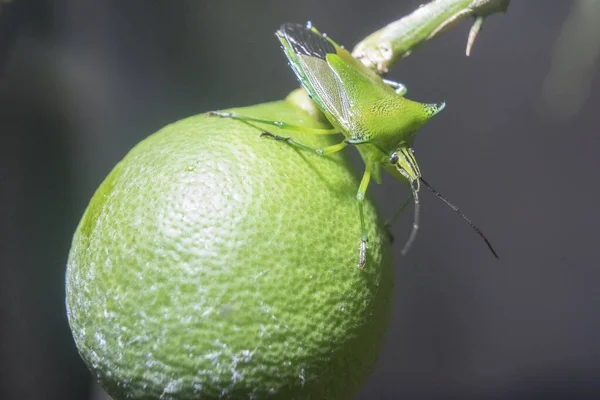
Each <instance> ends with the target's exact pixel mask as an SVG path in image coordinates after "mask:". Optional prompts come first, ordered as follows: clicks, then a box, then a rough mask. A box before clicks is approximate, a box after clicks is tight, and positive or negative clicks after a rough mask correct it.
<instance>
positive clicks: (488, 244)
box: [419, 177, 499, 258]
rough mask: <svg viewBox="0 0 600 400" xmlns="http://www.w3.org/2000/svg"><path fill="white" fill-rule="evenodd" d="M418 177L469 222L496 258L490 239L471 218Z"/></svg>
mask: <svg viewBox="0 0 600 400" xmlns="http://www.w3.org/2000/svg"><path fill="white" fill-rule="evenodd" d="M419 179H420V180H421V182H423V184H424V185H425V186H427V189H429V190H431V191H432V192H433V194H435V195H436V196H437V198H438V199H440V200H442V201H443V202H444V203H446V204H447V205H448V206H449V207H450V208H451V209H453V210H454V211H456V213H457V214H458V215H460V217H461V218H462V219H464V220H465V221H466V222H467V224H469V226H470V227H471V228H473V230H474V231H475V232H477V234H478V235H479V236H481V238H482V239H483V240H485V244H487V246H488V248H489V249H490V251H491V252H492V254H493V255H494V257H496V258H499V257H498V254H496V251H495V250H494V248H493V247H492V244H491V243H490V241H489V240H488V239H487V238H486V237H485V235H484V234H483V232H481V229H479V228H478V227H476V226H475V224H474V223H472V222H471V220H470V219H469V218H467V216H466V215H465V214H463V213H462V211H460V210H459V209H458V207H456V206H455V205H454V204H452V203H450V201H449V200H448V199H447V198H445V197H444V196H442V195H441V194H440V192H438V191H437V190H435V189H434V188H432V187H431V185H430V184H429V183H427V181H426V180H425V179H423V178H421V177H419Z"/></svg>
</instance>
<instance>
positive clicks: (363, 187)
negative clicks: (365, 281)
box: [356, 164, 371, 268]
mask: <svg viewBox="0 0 600 400" xmlns="http://www.w3.org/2000/svg"><path fill="white" fill-rule="evenodd" d="M370 180H371V164H367V169H366V170H365V174H364V175H363V177H362V180H361V181H360V186H359V187H358V193H357V194H356V199H357V200H358V213H359V214H360V230H361V242H360V250H359V257H360V261H359V263H358V268H363V267H364V266H365V264H366V263H367V239H368V237H367V228H366V227H365V213H364V210H363V206H364V201H365V193H366V192H367V187H368V186H369V181H370Z"/></svg>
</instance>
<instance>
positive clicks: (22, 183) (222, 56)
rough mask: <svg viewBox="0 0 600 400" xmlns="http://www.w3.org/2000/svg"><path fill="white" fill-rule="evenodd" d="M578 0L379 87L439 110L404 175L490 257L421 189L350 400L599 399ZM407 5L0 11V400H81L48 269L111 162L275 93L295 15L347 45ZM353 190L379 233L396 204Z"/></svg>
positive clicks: (389, 196) (539, 4)
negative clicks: (385, 309) (389, 300)
mask: <svg viewBox="0 0 600 400" xmlns="http://www.w3.org/2000/svg"><path fill="white" fill-rule="evenodd" d="M598 3H600V2H598V1H596V0H588V1H560V0H554V1H548V0H528V1H513V2H512V4H511V5H510V8H509V11H508V13H507V14H506V15H505V16H500V15H498V16H493V17H492V18H490V19H489V20H487V21H486V23H485V24H484V29H483V31H482V33H481V35H480V37H479V39H478V40H477V42H476V44H475V47H474V49H473V53H472V56H471V57H470V58H467V57H465V56H464V48H465V42H466V36H467V32H468V29H469V24H468V23H466V22H465V23H462V24H461V25H459V26H458V27H456V28H454V29H452V30H451V31H449V32H448V33H446V34H445V35H444V36H442V37H440V38H437V39H436V40H434V41H432V42H431V43H428V44H426V45H425V46H424V47H422V48H420V49H419V50H417V51H415V52H414V53H413V55H412V56H410V57H409V58H408V59H407V60H405V61H404V62H402V63H401V64H400V65H399V66H398V67H397V68H395V69H394V70H393V72H392V74H391V75H390V76H389V77H390V78H391V79H395V80H399V81H401V82H404V83H405V84H406V85H407V86H408V88H409V93H408V97H409V98H412V99H415V100H421V101H425V102H437V101H441V100H445V101H446V102H447V108H446V110H445V111H444V112H443V113H441V114H440V115H439V116H438V117H436V118H435V119H434V120H432V121H431V122H430V123H428V125H426V126H425V128H424V129H423V130H422V131H421V133H420V135H419V137H418V139H417V155H418V158H419V162H420V165H421V170H422V171H423V174H424V176H425V177H426V178H427V179H428V180H429V181H430V182H431V183H432V184H433V185H434V186H435V187H436V188H437V189H439V190H440V191H441V192H442V193H443V194H445V195H446V196H447V197H449V198H450V199H451V200H452V201H453V202H454V203H456V204H457V205H459V206H460V207H461V208H462V209H463V210H464V211H465V212H466V213H467V215H468V216H470V217H471V218H472V219H473V220H474V221H475V222H476V223H477V224H478V225H479V226H480V227H481V228H482V229H483V230H484V232H485V233H486V234H487V235H488V237H489V238H490V239H491V240H492V242H493V243H494V245H495V246H496V249H497V251H498V253H499V254H500V260H495V259H494V258H493V257H492V255H491V254H490V253H489V252H488V251H487V249H486V248H485V245H484V244H483V242H481V241H480V239H479V238H478V237H477V236H476V235H475V234H474V233H473V232H472V231H471V230H470V229H469V228H468V227H467V226H466V225H465V224H464V223H463V222H462V221H461V220H460V219H459V218H458V217H457V216H456V215H454V214H453V213H452V211H451V210H450V209H449V208H447V207H446V206H444V205H443V204H442V203H440V202H439V201H437V200H436V199H435V198H434V197H433V196H432V195H431V194H430V193H425V192H423V194H422V202H423V205H422V230H421V231H420V234H419V236H418V238H417V241H416V243H415V245H414V247H413V248H412V250H411V251H410V253H409V255H408V256H407V257H402V256H401V255H400V249H401V246H402V241H403V240H404V239H405V238H406V235H407V234H408V230H409V226H410V220H411V217H410V216H406V215H405V216H402V217H401V218H400V219H399V221H398V222H397V224H396V225H395V227H394V233H395V235H396V238H397V239H398V241H399V242H400V243H397V245H396V246H395V261H396V293H395V296H396V297H395V308H394V310H393V316H392V321H391V324H390V329H389V332H388V336H387V342H386V345H385V349H384V350H383V352H382V355H381V357H380V360H379V363H378V364H377V366H376V368H375V371H374V372H373V374H372V376H371V377H370V379H369V381H368V382H367V384H366V385H365V386H364V388H363V390H362V391H361V393H360V396H359V398H360V399H373V398H381V399H396V398H404V399H421V398H431V399H451V398H463V399H464V398H474V399H475V398H477V399H478V398H481V399H488V398H493V399H514V398H522V399H546V398H569V399H576V398H600V376H599V373H600V316H599V315H598V308H599V307H598V302H599V300H600V290H599V289H600V268H599V267H600V266H599V262H598V261H599V259H600V257H599V256H598V247H596V246H599V244H598V240H597V239H598V236H599V234H598V228H599V225H600V212H599V211H598V208H599V205H598V204H597V203H598V198H599V194H600V190H599V182H598V175H599V173H600V169H599V168H598V167H599V166H600V161H599V157H598V152H599V151H600V136H599V135H598V127H599V126H600V108H599V107H598V106H599V104H600V98H599V93H600V90H598V89H600V80H599V79H598V75H599V74H598V67H597V65H596V64H595V61H597V56H596V55H594V51H598V49H599V45H598V41H599V39H600V33H598V31H596V32H594V31H593V28H590V26H592V25H594V24H596V25H598V24H600V18H599V17H600V14H599V7H597V6H596V7H595V6H594V4H598ZM418 4H419V2H418V1H416V0H410V1H399V0H389V1H386V0H368V1H366V0H349V1H335V2H323V1H318V0H305V1H294V2H288V1H264V0H262V1H258V0H253V1H236V2H225V1H222V2H218V1H192V0H189V1H178V2H172V1H147V0H146V1H142V0H136V1H126V2H125V1H122V0H120V1H117V0H110V1H102V2H82V1H80V0H55V1H50V0H35V1H30V0H14V1H13V2H12V3H11V4H9V5H7V6H3V8H2V9H0V399H88V398H92V397H93V396H96V397H95V398H101V395H99V394H98V392H97V391H96V392H95V391H94V389H93V388H92V383H91V380H90V377H89V374H88V372H87V370H86V368H85V366H84V364H83V362H82V361H81V360H80V359H79V357H78V355H77V352H76V349H75V346H74V344H73V341H72V338H71V335H70V332H69V328H68V325H67V321H66V316H65V310H64V271H65V264H66V258H67V254H68V251H69V245H70V240H71V235H72V234H73V232H74V230H75V227H76V224H77V222H78V221H79V218H80V217H81V215H82V213H83V211H84V209H85V206H86V205H87V202H88V200H89V199H90V197H91V196H92V194H93V192H94V190H95V188H96V187H97V186H98V185H99V184H100V182H101V181H102V180H103V178H104V177H105V176H106V175H107V174H108V172H109V171H110V170H111V169H112V167H113V166H114V165H115V164H116V162H117V161H119V160H120V159H121V158H122V157H123V156H124V155H125V154H126V153H127V151H128V150H129V149H130V148H132V147H133V146H134V145H135V144H136V143H137V142H139V141H140V140H142V139H143V138H145V137H147V136H148V135H150V134H151V133H153V132H155V131H157V130H158V129H159V128H161V127H162V126H164V125H166V124H168V123H170V122H173V121H175V120H178V119H181V118H184V117H186V116H189V115H193V114H197V113H201V112H204V111H207V110H215V109H219V108H226V107H232V106H242V105H250V104H254V103H259V102H265V101H271V100H276V99H280V98H283V97H284V96H285V95H286V94H287V93H288V92H289V91H291V90H292V89H293V88H295V87H296V81H295V78H294V76H293V73H292V71H291V70H290V69H289V68H288V67H287V65H286V61H285V58H284V56H283V54H282V53H281V51H280V49H279V45H278V43H277V40H276V39H275V37H274V36H273V32H274V31H275V29H276V28H277V27H278V26H279V24H280V23H282V22H284V21H294V22H304V21H306V20H308V19H310V20H312V21H313V23H314V24H315V26H317V27H318V28H319V29H321V30H322V31H326V32H328V33H329V34H330V35H332V37H333V38H334V39H335V40H337V41H338V42H340V43H342V44H346V46H347V47H352V45H353V44H354V43H356V42H357V41H358V40H359V39H361V38H363V37H364V36H365V35H366V34H368V33H370V32H372V31H374V30H375V29H377V28H379V27H381V26H383V25H385V24H386V23H388V22H390V21H391V20H393V19H395V18H397V17H400V16H401V15H403V14H405V13H407V12H409V11H410V10H412V9H414V8H416V7H417V6H418ZM570 14H571V15H573V16H574V18H575V19H574V20H573V21H575V22H573V23H571V24H570V25H568V26H570V27H571V28H570V30H565V31H564V32H565V35H564V36H563V39H560V40H559V38H560V37H561V32H563V31H562V29H563V26H564V25H563V24H564V23H565V21H566V20H567V17H568V16H569V15H570ZM573 32H574V33H573ZM578 34H579V35H581V37H583V40H574V41H573V40H571V41H570V42H569V41H567V42H565V41H564V40H566V39H564V37H567V38H569V37H573V36H574V37H575V38H577V35H578ZM569 35H571V36H569ZM561 40H563V41H562V42H561ZM557 43H559V44H560V43H563V45H562V46H563V47H564V48H566V49H567V50H568V51H570V54H563V53H560V52H558V50H557ZM565 43H566V45H565ZM559 48H560V47H559ZM551 71H555V72H556V73H554V72H552V73H551ZM350 151H352V152H355V150H352V149H351V150H350ZM358 168H362V165H361V161H360V160H359V159H358V158H357V169H358ZM372 189H373V190H372V191H371V193H372V195H373V196H374V198H375V200H376V202H377V203H378V204H379V205H380V206H381V208H382V212H383V214H384V215H390V214H391V213H392V212H393V211H394V210H395V207H396V206H397V205H398V204H399V202H401V201H402V200H404V198H405V196H406V194H407V188H406V187H405V186H403V185H402V184H401V183H399V182H394V181H393V180H392V179H391V178H389V177H386V178H384V185H381V186H376V185H375V186H372ZM409 215H410V214H409ZM94 393H95V394H94Z"/></svg>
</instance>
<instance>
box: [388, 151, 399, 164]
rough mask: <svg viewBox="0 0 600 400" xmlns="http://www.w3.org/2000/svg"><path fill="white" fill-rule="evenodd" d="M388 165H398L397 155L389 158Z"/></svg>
mask: <svg viewBox="0 0 600 400" xmlns="http://www.w3.org/2000/svg"><path fill="white" fill-rule="evenodd" d="M390 163H391V164H397V163H398V154H397V153H394V154H392V155H391V156H390Z"/></svg>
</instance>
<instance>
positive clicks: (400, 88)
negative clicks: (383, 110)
mask: <svg viewBox="0 0 600 400" xmlns="http://www.w3.org/2000/svg"><path fill="white" fill-rule="evenodd" d="M383 83H385V84H386V85H388V86H391V87H392V89H394V90H395V91H396V93H397V94H398V96H404V95H405V94H406V92H408V88H407V87H406V86H405V85H404V84H403V83H400V82H394V81H390V80H389V79H383Z"/></svg>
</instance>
